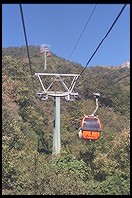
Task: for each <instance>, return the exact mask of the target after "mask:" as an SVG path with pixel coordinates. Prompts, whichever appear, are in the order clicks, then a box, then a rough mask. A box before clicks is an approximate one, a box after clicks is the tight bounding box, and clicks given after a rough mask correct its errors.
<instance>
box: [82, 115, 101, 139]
mask: <svg viewBox="0 0 132 198" xmlns="http://www.w3.org/2000/svg"><path fill="white" fill-rule="evenodd" d="M100 131H101V122H100V120H99V118H98V117H96V116H94V115H88V116H84V117H83V119H82V121H81V127H80V129H79V137H80V138H82V139H84V140H90V141H91V140H97V139H99V137H100V133H101V132H100Z"/></svg>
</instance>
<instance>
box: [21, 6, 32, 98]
mask: <svg viewBox="0 0 132 198" xmlns="http://www.w3.org/2000/svg"><path fill="white" fill-rule="evenodd" d="M19 6H20V12H21V19H22V25H23V31H24V36H25V42H26V48H27V54H28V60H29V66H30V72H31V80H32V83H33V91H34V95H35V86H34V78H33V72H32V67H31V60H30V54H29V48H28V41H27V35H26V28H25V22H24V16H23V10H22V5H21V4H19Z"/></svg>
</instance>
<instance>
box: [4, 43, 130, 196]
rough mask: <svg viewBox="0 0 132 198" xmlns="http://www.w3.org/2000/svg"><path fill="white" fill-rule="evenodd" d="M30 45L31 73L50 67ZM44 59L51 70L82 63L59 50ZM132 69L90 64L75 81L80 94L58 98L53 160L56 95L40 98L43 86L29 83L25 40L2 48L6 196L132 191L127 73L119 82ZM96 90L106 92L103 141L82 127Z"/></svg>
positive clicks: (102, 113)
mask: <svg viewBox="0 0 132 198" xmlns="http://www.w3.org/2000/svg"><path fill="white" fill-rule="evenodd" d="M29 50H30V56H31V57H30V58H31V63H32V71H33V73H35V72H45V71H44V70H43V64H44V63H43V59H42V57H41V54H40V52H39V47H35V46H30V47H29ZM47 65H48V67H47V70H46V72H50V73H80V72H81V71H82V69H83V67H82V66H81V65H80V64H78V63H74V62H67V61H66V60H65V59H63V58H61V57H58V56H56V55H55V54H52V56H51V57H50V58H47ZM129 73H130V68H128V67H101V66H91V67H88V68H87V69H86V70H85V72H84V73H83V75H82V76H81V77H80V79H79V80H78V82H77V84H76V86H75V91H76V92H78V93H79V97H78V99H76V100H75V101H71V102H66V101H65V100H64V99H63V98H62V99H61V154H60V156H58V157H56V158H55V159H54V160H53V158H52V138H53V122H54V100H53V98H52V97H51V98H49V100H47V101H40V100H38V99H36V98H35V93H34V89H35V91H38V89H39V88H40V85H39V82H38V81H37V79H36V78H34V81H32V78H31V71H30V66H29V62H28V58H27V52H26V48H25V46H23V47H9V48H5V49H2V194H3V195H81V194H84V195H129V194H130V126H129V125H130V90H129V89H130V77H129V76H128V77H126V78H123V79H122V80H120V81H119V82H117V83H114V82H116V81H118V80H119V79H120V78H122V77H124V76H126V75H128V74H129ZM44 81H45V84H46V85H48V78H45V79H44ZM68 81H69V80H68ZM68 81H67V83H68ZM33 82H34V87H33ZM59 86H60V85H57V88H58V87H59ZM60 88H61V87H60ZM93 92H99V93H100V95H101V96H100V98H99V109H98V115H99V117H100V120H101V123H102V132H101V137H100V139H99V140H98V141H96V142H86V141H83V140H81V139H79V137H78V128H79V125H80V121H81V118H82V117H83V115H84V113H85V114H91V113H92V112H93V111H94V109H95V98H94V97H93Z"/></svg>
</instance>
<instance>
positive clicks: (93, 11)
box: [68, 4, 97, 61]
mask: <svg viewBox="0 0 132 198" xmlns="http://www.w3.org/2000/svg"><path fill="white" fill-rule="evenodd" d="M96 6H97V4H96V5H95V6H94V9H93V11H92V13H91V15H90V17H89V18H88V21H87V23H86V25H85V26H84V28H83V31H82V33H81V35H80V36H79V39H78V41H77V43H76V45H75V47H74V48H73V50H72V52H71V55H70V56H69V59H68V61H69V60H70V58H71V57H72V55H73V53H74V51H75V49H76V47H77V45H78V43H79V41H80V39H81V37H82V35H83V33H84V31H85V29H86V27H87V25H88V23H89V21H90V19H91V17H92V15H93V13H94V11H95V8H96Z"/></svg>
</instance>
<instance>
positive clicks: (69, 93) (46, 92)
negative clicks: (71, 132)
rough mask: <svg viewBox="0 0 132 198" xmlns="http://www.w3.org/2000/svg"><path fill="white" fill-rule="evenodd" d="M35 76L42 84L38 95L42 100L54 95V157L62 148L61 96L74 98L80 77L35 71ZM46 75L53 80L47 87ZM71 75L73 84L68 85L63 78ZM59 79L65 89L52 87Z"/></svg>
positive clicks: (67, 98) (68, 98)
mask: <svg viewBox="0 0 132 198" xmlns="http://www.w3.org/2000/svg"><path fill="white" fill-rule="evenodd" d="M35 76H36V77H38V79H39V82H40V84H41V88H42V90H41V91H38V92H37V94H36V97H37V98H39V99H40V100H41V101H43V100H48V97H49V96H51V97H54V130H53V148H52V156H53V158H54V157H56V156H58V155H59V154H60V150H61V140H60V98H61V97H65V100H66V101H71V100H74V99H75V98H76V97H77V96H78V93H76V92H74V90H73V89H74V86H75V84H76V80H77V79H78V77H79V75H78V74H54V73H35ZM44 76H51V77H52V78H51V79H52V82H51V83H50V84H49V86H48V87H47V88H46V87H45V86H44V84H43V81H42V78H43V77H44ZM64 77H65V78H66V77H71V78H72V81H71V85H70V86H69V87H68V86H67V85H66V83H65V82H64V79H63V78H64ZM56 81H58V82H59V83H60V84H61V85H62V86H63V88H64V91H53V90H51V89H50V88H51V87H52V85H53V84H54V83H55V82H56Z"/></svg>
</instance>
